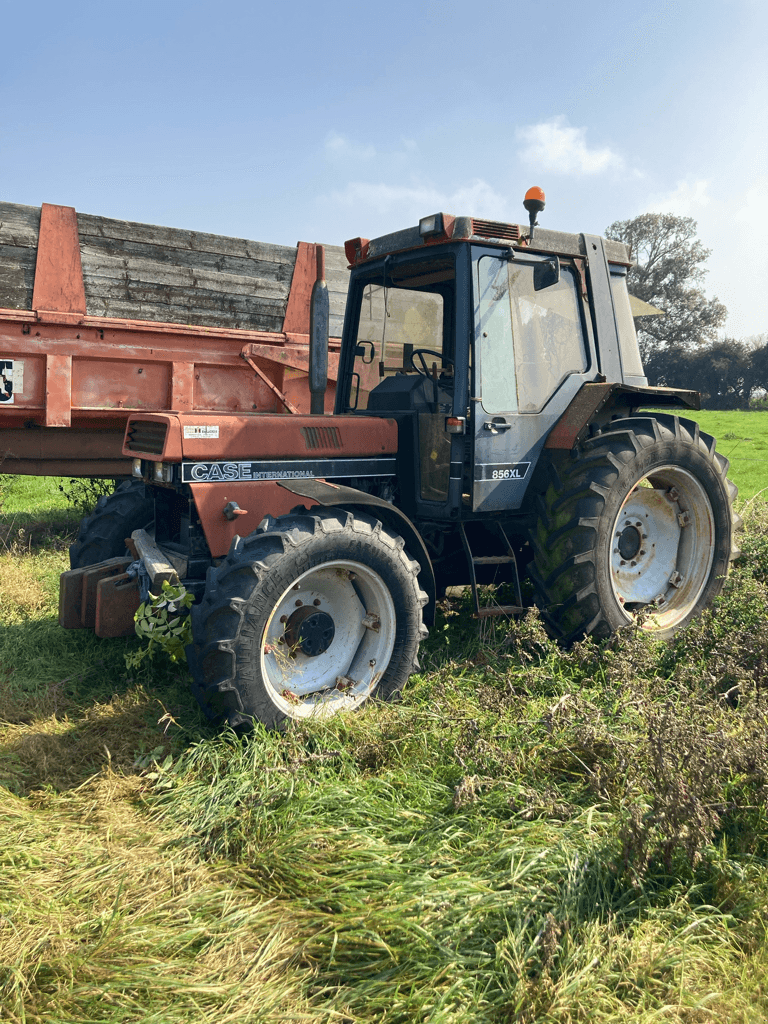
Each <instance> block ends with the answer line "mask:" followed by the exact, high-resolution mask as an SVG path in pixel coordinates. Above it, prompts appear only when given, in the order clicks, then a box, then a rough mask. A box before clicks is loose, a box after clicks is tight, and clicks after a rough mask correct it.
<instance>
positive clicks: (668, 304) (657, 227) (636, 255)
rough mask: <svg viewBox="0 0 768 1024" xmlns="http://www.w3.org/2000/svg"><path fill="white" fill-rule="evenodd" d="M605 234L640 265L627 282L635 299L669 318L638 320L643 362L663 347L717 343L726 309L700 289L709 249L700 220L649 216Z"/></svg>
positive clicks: (625, 222) (623, 222)
mask: <svg viewBox="0 0 768 1024" xmlns="http://www.w3.org/2000/svg"><path fill="white" fill-rule="evenodd" d="M605 233H606V235H607V237H608V238H613V239H615V240H616V241H618V242H624V244H625V245H628V246H629V251H630V257H631V259H632V260H634V262H635V266H634V267H632V269H631V270H630V271H629V278H628V281H627V284H628V287H629V292H630V294H631V295H636V296H637V298H638V299H643V301H645V302H649V303H650V304H651V305H652V306H656V307H657V308H658V309H662V310H663V311H664V316H641V317H637V318H636V319H635V326H636V328H637V331H638V340H639V342H640V350H641V352H642V355H643V358H644V359H646V358H647V357H648V356H649V355H650V353H651V352H654V351H657V350H659V349H662V348H676V349H678V350H679V349H692V348H694V347H696V346H698V345H701V344H702V343H713V342H714V341H715V339H716V337H717V329H718V328H719V327H721V326H722V324H723V323H724V321H725V318H726V315H727V310H726V308H725V306H724V305H723V304H722V302H718V300H717V299H716V298H713V299H708V298H707V297H706V296H705V295H704V292H703V291H702V289H701V287H700V285H701V284H702V282H703V280H704V276H705V275H706V273H707V271H706V269H705V268H704V263H706V261H707V259H708V257H709V255H710V250H709V249H705V248H704V246H703V245H702V243H701V242H700V241H699V239H698V238H697V237H696V221H695V220H694V219H693V218H692V217H675V216H674V214H671V213H644V214H642V215H641V216H639V217H635V218H634V219H633V220H617V221H615V222H614V223H613V224H611V226H610V227H609V228H608V229H607V230H606V232H605Z"/></svg>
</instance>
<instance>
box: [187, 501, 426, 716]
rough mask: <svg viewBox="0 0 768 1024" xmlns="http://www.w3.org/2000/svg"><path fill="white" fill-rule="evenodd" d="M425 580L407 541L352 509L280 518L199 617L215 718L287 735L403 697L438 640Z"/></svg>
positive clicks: (203, 695)
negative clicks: (373, 702) (431, 642)
mask: <svg viewBox="0 0 768 1024" xmlns="http://www.w3.org/2000/svg"><path fill="white" fill-rule="evenodd" d="M418 572H419V564H418V562H416V561H412V560H411V559H410V558H409V557H408V555H407V554H406V552H405V550H404V543H403V540H402V539H401V538H400V537H397V536H395V535H394V534H393V533H390V532H389V530H387V529H385V528H384V527H383V526H382V524H381V523H380V522H378V521H377V520H376V519H373V518H372V517H369V516H367V515H365V514H362V513H357V512H356V513H355V514H354V515H352V513H351V512H347V511H345V510H344V509H338V508H322V509H321V508H315V509H313V510H312V512H311V513H310V512H307V511H306V510H299V511H296V512H293V513H291V514H290V515H286V516H281V517H279V518H277V519H273V518H272V517H271V516H268V517H267V518H266V519H265V520H264V521H263V522H262V523H261V524H260V526H259V527H258V528H257V529H256V530H255V531H254V532H253V533H252V534H250V536H248V537H246V538H244V539H243V538H240V537H236V538H235V539H234V541H233V542H232V546H231V548H230V550H229V553H228V555H227V556H226V558H225V559H224V561H223V562H222V563H221V564H220V565H219V566H218V567H216V568H213V569H210V570H209V572H208V579H207V583H206V591H205V595H204V596H203V599H202V601H201V603H200V604H199V605H196V606H193V608H192V634H193V643H192V644H191V645H190V646H189V647H188V648H187V657H188V660H189V664H190V668H191V670H192V676H193V681H194V682H193V685H194V690H195V693H196V696H197V697H198V700H199V701H200V703H201V705H202V706H203V708H204V710H205V711H206V714H207V715H208V716H209V717H210V718H212V719H214V720H217V721H223V722H228V723H229V724H230V725H231V726H233V727H234V728H242V727H250V726H251V725H252V724H253V722H254V720H255V721H257V722H261V723H263V724H264V725H266V726H267V727H268V728H280V727H283V726H284V725H286V724H287V723H288V722H289V721H291V720H296V719H303V718H308V717H310V716H313V715H314V716H318V717H328V716H330V715H333V714H336V713H337V712H339V711H343V710H349V709H356V708H359V707H360V706H361V705H362V704H363V703H364V702H365V701H367V700H368V699H370V698H371V697H373V696H374V695H375V696H377V697H380V698H382V699H384V700H387V699H390V698H392V697H393V696H394V695H395V694H396V693H398V691H399V690H400V689H401V688H402V687H403V685H404V684H405V682H406V680H407V679H408V677H409V676H410V675H411V674H412V672H414V671H415V668H416V666H417V661H416V656H417V651H418V647H419V643H420V641H421V640H422V639H423V637H425V636H426V635H427V630H426V627H425V626H424V625H423V622H422V609H423V607H424V605H425V604H426V603H427V596H426V594H425V593H424V592H423V591H422V590H421V589H420V587H419V584H418V579H417V577H418Z"/></svg>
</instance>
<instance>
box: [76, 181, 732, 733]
mask: <svg viewBox="0 0 768 1024" xmlns="http://www.w3.org/2000/svg"><path fill="white" fill-rule="evenodd" d="M525 207H526V210H527V211H528V214H529V217H528V220H529V223H528V224H527V225H517V224H508V223H502V222H496V221H490V220H483V219H479V218H476V217H462V216H450V215H448V214H445V213H438V214H434V215H432V216H429V217H424V218H422V220H421V221H420V222H419V224H418V226H414V227H411V228H406V229H405V230H402V231H398V232H395V233H393V234H389V235H385V236H383V237H380V238H376V239H372V240H368V239H365V238H356V239H353V240H351V241H349V242H347V243H346V246H345V251H346V255H347V259H348V261H349V266H350V283H349V293H348V299H347V306H346V313H345V318H344V328H343V337H342V342H341V350H340V357H339V367H338V382H337V386H336V399H335V409H334V412H333V413H332V414H323V412H322V408H323V406H322V393H321V392H322V387H323V385H324V381H325V366H326V362H325V361H326V360H327V302H326V304H325V305H324V284H323V268H322V257H321V255H320V256H319V257H318V279H317V282H316V284H315V288H314V291H313V296H312V304H313V305H312V311H313V316H312V331H311V335H312V337H311V350H310V357H309V363H310V369H309V380H310V387H311V388H312V389H313V407H312V408H313V411H312V412H311V413H310V414H308V415H307V414H299V415H284V414H282V415H281V414H276V413H259V412H255V413H212V412H205V413H195V412H190V411H185V412H170V413H157V412H150V413H133V414H132V415H131V416H130V417H129V419H128V423H127V428H126V435H125V442H124V447H123V454H124V455H125V456H127V457H130V458H131V459H132V460H133V463H132V465H133V473H134V478H135V479H134V480H133V481H132V483H131V484H125V485H123V486H122V488H121V489H119V490H118V491H117V492H116V493H115V495H113V496H112V498H110V499H106V500H103V501H102V505H101V506H100V507H99V508H97V510H96V512H95V513H94V514H93V515H92V516H91V517H89V518H88V519H87V520H85V521H84V523H83V524H82V526H81V529H80V534H79V536H78V539H77V541H76V543H75V545H74V546H73V551H74V552H75V558H76V560H77V561H76V564H77V565H78V566H79V568H78V569H76V570H74V574H75V577H76V578H75V580H74V583H72V581H70V584H68V586H69V589H68V590H67V588H66V587H65V586H64V583H63V584H62V595H63V597H62V606H61V607H62V612H61V614H62V617H63V618H66V615H67V608H68V605H67V601H68V600H70V598H67V597H66V594H70V595H71V594H74V593H75V592H77V593H78V594H80V591H78V589H77V588H78V587H79V586H80V583H79V580H80V577H79V576H77V573H82V572H83V571H85V572H88V569H85V570H84V569H83V566H84V564H85V563H86V562H89V561H90V562H95V561H97V556H98V559H101V560H102V561H101V562H100V564H101V565H102V566H113V563H114V566H113V568H106V569H102V570H101V576H99V570H98V566H97V567H96V574H95V575H96V576H97V577H99V578H98V580H97V583H98V587H97V589H98V591H99V593H98V595H96V596H97V597H98V602H97V604H98V606H99V610H98V613H97V632H99V629H100V628H101V630H102V635H117V633H118V632H119V629H124V630H125V631H128V630H130V629H131V628H132V622H131V621H128V623H127V625H126V623H125V622H118V620H119V619H120V615H123V614H124V610H125V609H126V608H127V609H129V610H131V611H132V610H133V609H135V607H136V604H137V602H138V598H137V597H135V596H134V597H133V598H126V596H125V595H126V590H127V589H130V584H129V583H127V582H126V581H125V579H124V578H123V576H122V575H121V573H122V569H123V568H124V567H125V566H124V562H122V561H120V556H124V552H125V542H126V537H127V536H128V535H129V534H130V535H131V537H132V538H133V539H132V541H131V545H132V547H131V550H132V551H133V553H134V554H138V555H139V556H140V557H141V558H142V559H143V562H144V564H145V566H146V568H147V570H148V571H149V575H150V577H151V579H152V581H153V582H154V583H155V585H156V586H157V585H158V581H161V580H162V579H164V578H165V579H169V580H171V579H173V580H176V581H179V582H180V583H181V584H183V586H184V587H185V588H186V589H187V590H189V591H191V592H192V593H193V594H194V596H195V602H194V605H193V607H192V610H191V616H192V622H191V624H192V635H193V640H192V643H191V644H190V646H189V647H188V648H187V655H188V661H189V667H190V670H191V674H192V680H193V683H192V685H193V688H194V692H195V694H196V696H197V698H198V700H199V702H200V704H201V705H202V707H203V709H204V710H205V711H206V713H207V714H208V715H209V717H210V718H212V719H213V720H215V721H218V722H221V723H228V724H229V725H230V726H232V727H234V728H236V729H242V728H248V727H249V726H250V725H252V723H253V722H254V721H257V722H261V723H264V725H265V726H267V727H271V728H280V727H282V726H284V725H285V724H286V723H288V722H290V721H291V720H296V719H302V718H305V717H308V716H321V717H323V716H329V715H333V714H335V713H337V712H339V711H342V710H346V709H354V708H359V707H360V706H361V705H363V704H364V703H365V702H366V701H368V700H370V699H371V698H374V697H376V698H380V699H385V700H386V699H390V698H392V697H394V696H395V695H396V694H398V692H399V691H400V690H401V689H402V687H403V686H404V684H405V683H406V681H407V680H408V678H409V676H410V675H411V674H412V673H413V672H414V671H415V670H416V669H417V667H418V651H419V645H420V643H421V642H422V640H423V639H424V638H425V637H426V635H427V630H428V628H429V626H430V625H431V624H432V622H433V618H434V613H435V605H436V602H437V601H438V600H440V599H441V598H442V596H443V595H444V593H445V591H446V588H449V587H456V586H464V587H468V588H469V591H470V593H471V600H472V607H473V609H474V615H475V616H477V617H480V618H482V617H486V616H492V615H500V616H511V615H515V614H517V613H519V612H522V611H523V610H524V609H525V606H526V604H530V603H532V602H533V603H535V604H536V605H537V606H538V608H539V609H540V613H541V615H542V617H543V619H544V621H545V623H546V625H547V628H548V630H549V631H550V633H551V635H553V636H554V637H555V638H557V639H558V640H559V641H561V642H562V643H563V644H566V645H567V644H570V643H572V642H573V641H576V640H578V639H580V638H583V637H585V636H592V637H594V638H596V639H602V638H605V637H608V636H609V635H611V634H612V633H614V632H615V631H616V630H617V629H619V628H620V627H622V626H625V625H627V624H628V623H632V622H633V621H637V622H638V623H639V624H640V627H641V628H642V629H644V630H647V631H648V632H650V633H653V634H654V635H656V636H658V637H661V638H667V637H669V636H671V635H672V634H673V633H675V632H676V631H677V630H679V629H681V628H682V627H683V626H685V625H686V623H688V622H689V621H690V620H691V619H692V618H693V617H694V616H697V615H699V614H700V613H701V612H702V611H703V610H704V609H705V608H706V607H707V606H709V605H710V604H711V603H712V601H713V600H714V599H715V597H716V596H717V595H718V593H719V592H720V590H721V587H722V585H723V580H724V578H725V576H726V574H727V572H728V568H729V562H730V560H731V559H732V558H733V557H734V556H735V554H736V553H737V548H736V546H735V542H734V537H735V532H736V530H737V529H738V527H739V522H740V521H739V518H738V516H737V515H736V513H735V512H734V507H733V503H734V498H735V496H736V488H735V487H734V486H733V484H732V483H731V482H730V481H729V480H728V478H727V471H728V461H727V459H725V458H724V457H723V456H722V455H720V454H719V453H718V452H717V451H716V449H715V441H714V439H713V438H712V437H710V436H708V435H707V434H704V433H702V432H701V431H700V430H699V427H698V425H697V423H696V422H695V421H693V420H691V419H686V418H684V416H679V415H677V412H679V411H683V412H684V410H685V409H686V408H687V409H697V408H698V407H699V396H698V394H697V393H696V392H692V391H686V390H681V389H673V388H660V387H649V386H648V382H647V379H646V377H645V375H644V372H643V366H642V362H641V358H640V352H639V348H638V343H637V338H636V335H635V329H634V321H633V316H632V305H631V298H630V295H629V293H628V290H627V271H628V269H629V267H630V266H631V262H630V259H629V254H628V252H627V250H626V248H625V247H624V246H623V245H622V244H620V243H618V242H615V241H610V240H607V239H604V238H602V237H599V236H597V235H588V234H569V233H564V232H557V231H551V230H547V229H542V228H540V227H539V226H538V224H537V223H536V217H537V215H538V214H539V213H540V212H541V210H542V209H543V208H544V194H543V192H542V191H541V190H540V189H537V188H534V189H531V190H529V192H528V193H527V195H526V200H525ZM645 410H650V411H645ZM89 545H90V547H89ZM86 548H89V550H90V551H91V555H90V556H89V557H87V558H84V557H83V551H84V550H85V549H86ZM103 559H107V560H108V561H106V562H104V561H103ZM115 559H117V562H115ZM118 570H119V571H118ZM110 574H111V575H110ZM65 576H69V577H71V576H72V573H70V574H65ZM493 582H495V583H499V582H504V583H506V584H507V586H506V587H505V588H503V590H504V591H506V592H507V593H508V594H509V598H506V599H503V600H502V601H496V600H492V601H491V603H490V604H488V603H487V600H486V597H485V595H486V594H487V593H488V590H487V589H486V588H483V589H481V588H482V587H483V584H486V583H493ZM134 586H135V584H134ZM65 591H66V594H65ZM499 592H501V591H499ZM491 593H493V591H491ZM531 595H532V602H531ZM79 599H80V598H78V600H79ZM71 600H74V598H72V599H71ZM71 600H70V603H71ZM82 600H85V598H82ZM131 601H133V604H131ZM505 602H507V603H505ZM510 602H511V603H510ZM121 609H123V611H121ZM70 611H71V609H70ZM99 622H101V627H99ZM116 623H117V628H116ZM105 624H106V625H105Z"/></svg>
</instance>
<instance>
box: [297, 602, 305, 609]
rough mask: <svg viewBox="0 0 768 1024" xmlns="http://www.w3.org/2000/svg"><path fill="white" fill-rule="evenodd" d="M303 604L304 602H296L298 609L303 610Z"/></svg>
mask: <svg viewBox="0 0 768 1024" xmlns="http://www.w3.org/2000/svg"><path fill="white" fill-rule="evenodd" d="M303 604H304V602H303V601H297V602H296V607H297V608H301V606H302V605H303Z"/></svg>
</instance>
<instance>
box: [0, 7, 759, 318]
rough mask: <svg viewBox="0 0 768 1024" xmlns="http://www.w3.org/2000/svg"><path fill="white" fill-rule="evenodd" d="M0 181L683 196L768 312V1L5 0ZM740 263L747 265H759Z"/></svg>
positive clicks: (352, 194) (163, 215) (148, 212)
mask: <svg viewBox="0 0 768 1024" xmlns="http://www.w3.org/2000/svg"><path fill="white" fill-rule="evenodd" d="M0 14H1V15H2V19H1V21H0V24H2V25H3V35H4V37H5V45H4V47H3V61H2V63H1V64H0V199H3V200H6V201H9V202H15V203H27V204H30V205H34V206H39V205H40V203H42V202H49V203H60V204H63V205H68V206H74V207H75V208H76V209H78V210H80V211H82V212H84V213H94V214H103V215H105V216H110V217H117V218H122V219H126V220H135V221H140V222H145V223H155V224H164V225H170V226H174V227H184V228H192V229H197V230H200V231H212V232H216V233H219V234H228V235H235V236H242V237H247V238H252V239H256V240H258V241H265V242H280V243H285V244H295V243H296V242H297V241H298V240H305V241H321V242H326V243H336V244H339V243H341V242H343V241H344V239H346V238H349V237H353V236H356V235H364V236H367V237H374V236H376V235H378V234H382V233H384V232H386V231H392V230H395V229H397V228H400V227H404V226H405V225H407V224H411V223H415V222H416V221H417V220H418V218H419V217H421V216H425V215H426V214H429V213H434V212H435V211H437V210H440V209H442V210H446V211H448V212H452V213H468V214H475V215H479V216H487V217H492V218H495V219H508V220H513V221H520V220H523V221H525V219H526V214H525V212H524V211H523V209H522V197H523V195H524V193H525V191H526V189H527V188H528V187H529V186H530V185H533V184H537V185H540V186H541V187H542V188H544V190H545V191H546V193H547V208H546V210H545V211H544V213H543V214H542V215H540V217H539V220H540V222H541V223H542V224H546V225H547V226H549V227H553V228H560V229H563V230H570V231H588V232H595V233H599V232H602V231H604V229H605V228H606V227H607V225H608V224H610V223H611V222H612V221H614V220H620V219H622V220H623V219H626V218H629V217H633V216H635V215H636V214H639V213H644V212H646V211H648V210H659V211H662V210H663V211H670V212H673V213H677V214H681V215H686V216H692V217H694V218H695V219H696V220H697V221H698V224H699V236H700V237H701V239H702V241H703V242H704V243H705V244H706V245H707V247H708V248H710V249H711V250H712V256H711V257H710V260H709V264H708V266H709V275H708V278H707V292H708V294H710V295H717V296H718V297H719V298H720V300H721V301H723V302H725V304H726V305H727V307H728V310H729V320H728V324H727V329H728V333H729V334H731V335H733V336H736V337H746V336H751V335H755V334H760V333H763V332H766V331H768V287H766V284H765V280H764V276H763V275H764V271H763V263H764V260H763V258H762V257H763V251H764V248H765V239H766V237H768V42H767V40H768V4H766V3H765V2H764V0H762V2H757V0H732V2H730V3H728V4H725V3H722V2H718V3H714V2H711V0H698V2H688V0H681V2H677V3H674V2H661V0H646V2H645V3H643V4H619V3H616V2H613V3H604V2H602V0H599V2H592V3H588V4H586V5H579V4H574V3H566V2H564V0H550V2H549V3H531V2H528V0H508V2H506V3H504V2H498V0H486V2H472V0H442V2H431V0H425V2H417V0H414V2H412V3H403V2H400V0H395V2H391V0H390V2H388V3H385V4H378V3H373V4H355V3H351V2H349V0H346V2H341V0H326V2H325V3H322V4H318V3H311V4H310V3H306V2H304V0H294V2H293V3H276V2H273V3H266V2H252V3H241V2H236V0H220V2H218V3H208V2H187V3H182V2H177V0H167V2H163V0H156V2H155V3H147V2H144V0H134V2H131V3H120V4H118V3H113V2H110V0H101V2H99V3H91V2H80V3H78V2H77V0H73V2H72V3H68V4H67V3H61V2H58V3H55V4H53V3H49V2H34V0H30V2H28V3H27V4H26V5H24V4H22V3H20V2H19V0H0ZM757 268H759V269H758V270H757V274H755V272H754V271H755V269H757Z"/></svg>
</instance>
